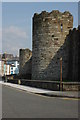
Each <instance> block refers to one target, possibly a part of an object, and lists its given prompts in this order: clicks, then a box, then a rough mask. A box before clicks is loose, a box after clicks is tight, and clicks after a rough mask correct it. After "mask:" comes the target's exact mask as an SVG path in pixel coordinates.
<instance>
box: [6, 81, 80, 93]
mask: <svg viewBox="0 0 80 120" xmlns="http://www.w3.org/2000/svg"><path fill="white" fill-rule="evenodd" d="M20 81H21V82H20ZM20 81H19V79H15V80H14V79H13V80H8V81H7V82H10V83H14V84H19V82H20V84H21V85H25V86H31V87H36V88H42V89H48V90H54V91H60V82H58V81H42V80H24V79H21V80H20ZM62 90H63V91H78V90H79V91H80V82H62Z"/></svg>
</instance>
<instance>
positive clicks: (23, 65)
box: [19, 49, 32, 76]
mask: <svg viewBox="0 0 80 120" xmlns="http://www.w3.org/2000/svg"><path fill="white" fill-rule="evenodd" d="M31 56H32V52H31V50H29V49H20V51H19V62H20V63H19V74H20V75H22V76H23V75H26V74H31V65H30V66H29V65H27V63H28V64H29V61H30V59H31Z"/></svg>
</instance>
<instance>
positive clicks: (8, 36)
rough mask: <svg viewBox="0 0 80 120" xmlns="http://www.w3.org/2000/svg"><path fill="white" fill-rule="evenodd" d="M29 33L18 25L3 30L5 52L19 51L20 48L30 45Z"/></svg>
mask: <svg viewBox="0 0 80 120" xmlns="http://www.w3.org/2000/svg"><path fill="white" fill-rule="evenodd" d="M30 44H31V43H30V41H29V35H28V33H26V31H23V30H22V29H21V28H19V27H16V26H10V27H8V28H5V29H3V32H2V50H3V52H8V53H14V54H15V55H16V54H17V53H18V50H19V49H20V48H29V47H30Z"/></svg>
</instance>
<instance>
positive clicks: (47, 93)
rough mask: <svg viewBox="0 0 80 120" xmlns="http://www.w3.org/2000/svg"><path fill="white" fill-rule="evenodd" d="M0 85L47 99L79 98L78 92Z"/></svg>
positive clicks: (79, 93)
mask: <svg viewBox="0 0 80 120" xmlns="http://www.w3.org/2000/svg"><path fill="white" fill-rule="evenodd" d="M0 84H2V85H6V86H10V87H14V88H17V89H20V90H24V91H27V92H31V93H35V94H40V95H45V96H49V97H68V98H80V92H79V91H52V90H46V89H40V88H35V87H30V86H24V85H18V84H12V83H5V82H3V81H0Z"/></svg>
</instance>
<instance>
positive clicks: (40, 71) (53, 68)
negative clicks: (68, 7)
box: [32, 10, 73, 80]
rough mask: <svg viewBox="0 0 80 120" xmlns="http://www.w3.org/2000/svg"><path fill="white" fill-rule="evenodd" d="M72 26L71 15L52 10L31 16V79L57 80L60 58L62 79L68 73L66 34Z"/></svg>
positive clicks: (65, 77) (66, 12) (58, 77)
mask: <svg viewBox="0 0 80 120" xmlns="http://www.w3.org/2000/svg"><path fill="white" fill-rule="evenodd" d="M72 28H73V16H72V15H71V13H69V12H68V11H65V12H64V13H61V12H59V11H58V10H54V11H52V12H50V13H48V12H46V11H43V12H42V13H40V14H37V13H35V14H34V16H33V49H32V79H37V80H38V79H39V80H59V79H60V58H61V57H62V59H63V66H62V67H63V79H67V75H68V52H69V51H68V49H67V48H68V47H67V45H68V43H67V35H68V34H69V30H70V29H72Z"/></svg>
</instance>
